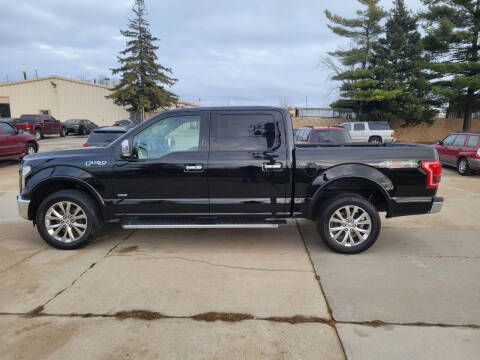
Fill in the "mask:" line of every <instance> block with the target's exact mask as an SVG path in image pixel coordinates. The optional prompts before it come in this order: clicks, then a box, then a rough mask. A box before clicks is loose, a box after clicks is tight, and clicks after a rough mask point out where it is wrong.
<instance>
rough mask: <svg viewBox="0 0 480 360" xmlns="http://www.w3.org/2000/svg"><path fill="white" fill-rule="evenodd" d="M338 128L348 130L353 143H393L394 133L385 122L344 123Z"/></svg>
mask: <svg viewBox="0 0 480 360" xmlns="http://www.w3.org/2000/svg"><path fill="white" fill-rule="evenodd" d="M340 126H342V127H344V128H345V129H347V130H348V132H349V133H350V136H351V138H352V141H353V142H374V143H382V142H384V143H392V142H394V141H395V132H394V131H393V129H392V127H391V126H390V124H389V123H388V122H385V121H365V122H360V121H356V122H346V123H342V124H340Z"/></svg>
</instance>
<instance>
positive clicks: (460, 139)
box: [453, 135, 467, 146]
mask: <svg viewBox="0 0 480 360" xmlns="http://www.w3.org/2000/svg"><path fill="white" fill-rule="evenodd" d="M466 139H467V135H458V136H457V137H456V139H455V141H454V142H453V146H464V145H465V140H466Z"/></svg>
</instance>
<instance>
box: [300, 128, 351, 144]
mask: <svg viewBox="0 0 480 360" xmlns="http://www.w3.org/2000/svg"><path fill="white" fill-rule="evenodd" d="M308 142H309V143H312V144H349V143H351V142H352V139H351V138H350V135H349V134H348V132H347V131H343V130H329V129H324V130H323V129H322V130H319V129H314V130H312V132H311V133H310V138H309V140H308Z"/></svg>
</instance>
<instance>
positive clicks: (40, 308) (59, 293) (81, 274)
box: [30, 231, 135, 314]
mask: <svg viewBox="0 0 480 360" xmlns="http://www.w3.org/2000/svg"><path fill="white" fill-rule="evenodd" d="M134 233H135V231H132V232H131V233H130V234H128V235H127V236H126V237H125V238H123V239H121V240H120V241H119V242H118V243H116V244H115V245H114V246H113V247H112V248H110V249H109V250H108V251H107V252H106V253H105V255H103V257H101V258H100V259H98V260H96V261H95V262H93V263H91V264H90V265H89V266H88V268H86V269H85V270H83V271H82V272H81V273H80V275H78V276H77V277H76V278H75V279H74V280H73V281H72V282H71V284H70V285H68V286H66V287H65V288H63V289H62V290H60V291H59V292H57V293H56V294H55V295H54V296H53V297H51V298H50V299H48V300H47V301H46V302H45V303H43V304H42V305H40V306H37V307H36V308H35V309H33V310H32V311H30V313H31V314H36V313H41V312H42V311H43V309H44V307H45V306H46V305H47V304H48V303H50V302H51V301H53V300H54V299H55V298H56V297H57V296H59V295H61V294H63V293H64V292H65V291H67V290H68V289H70V288H71V287H72V286H73V285H75V283H76V282H77V281H78V280H79V279H80V278H81V277H82V276H83V275H85V274H86V273H87V272H88V270H90V269H91V268H93V267H94V266H95V265H97V264H98V263H99V262H101V261H102V260H104V259H105V258H107V257H108V255H110V253H111V252H112V251H113V250H115V249H116V248H117V247H118V246H119V245H120V244H121V243H123V242H124V241H126V240H127V239H128V238H129V237H130V236H132V235H133V234H134Z"/></svg>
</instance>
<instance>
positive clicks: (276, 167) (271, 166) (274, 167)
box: [263, 163, 282, 171]
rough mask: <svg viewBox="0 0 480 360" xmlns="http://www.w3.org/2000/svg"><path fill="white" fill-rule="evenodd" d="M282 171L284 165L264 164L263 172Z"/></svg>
mask: <svg viewBox="0 0 480 360" xmlns="http://www.w3.org/2000/svg"><path fill="white" fill-rule="evenodd" d="M281 169H282V163H273V164H269V163H263V171H268V170H281Z"/></svg>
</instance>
